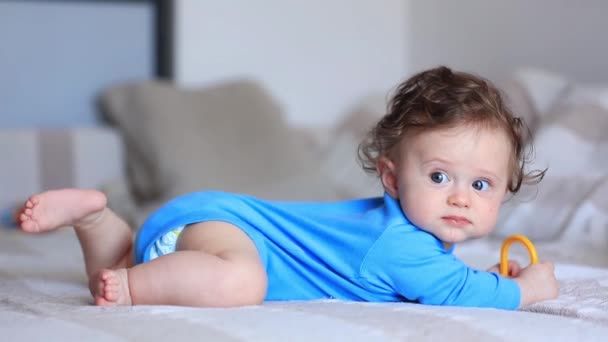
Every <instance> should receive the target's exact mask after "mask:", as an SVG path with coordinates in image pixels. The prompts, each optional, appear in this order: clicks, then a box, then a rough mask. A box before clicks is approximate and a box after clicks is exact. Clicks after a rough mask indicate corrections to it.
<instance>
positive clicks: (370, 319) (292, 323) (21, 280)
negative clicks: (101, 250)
mask: <svg viewBox="0 0 608 342" xmlns="http://www.w3.org/2000/svg"><path fill="white" fill-rule="evenodd" d="M499 248H500V245H499V242H492V241H491V240H487V239H484V240H478V241H473V242H472V243H470V244H469V243H465V244H461V245H459V246H458V248H456V250H455V251H454V253H455V254H456V255H458V256H459V257H460V258H462V259H463V260H465V261H466V262H467V263H468V264H471V265H475V264H477V265H479V267H488V266H489V265H488V264H489V263H494V262H495V261H496V260H497V258H498V254H499V253H498V251H499ZM537 248H538V251H539V255H540V256H542V257H546V258H549V259H551V260H553V261H555V262H556V263H557V264H556V272H557V277H558V280H559V282H560V296H559V298H557V299H555V300H551V301H546V302H542V303H538V304H535V305H532V306H529V307H526V308H524V309H523V310H518V311H505V310H496V309H484V308H467V307H451V306H429V305H420V304H414V303H405V302H401V303H369V302H350V301H339V300H319V301H288V302H268V303H264V304H263V305H259V306H248V307H239V308H225V309H217V308H188V307H176V306H157V305H148V306H136V307H110V308H103V307H96V306H93V305H92V299H91V295H90V293H89V290H88V285H87V280H86V275H85V271H84V266H83V261H82V252H81V250H80V247H79V245H78V240H77V238H76V235H75V234H74V233H73V231H72V230H71V229H64V230H59V231H56V232H53V233H49V234H44V235H38V236H32V235H30V234H23V233H20V232H18V231H16V230H14V229H5V228H3V227H0V270H1V271H0V330H1V331H2V336H3V338H4V339H6V340H7V341H40V340H45V341H47V340H60V341H82V337H83V336H86V340H87V341H93V342H95V341H133V340H155V339H158V337H159V336H171V339H174V340H176V341H202V340H207V341H221V342H224V341H225V342H234V341H339V340H348V341H403V340H412V341H437V340H446V341H447V340H449V341H480V340H483V341H502V342H511V341H512V342H516V341H545V340H551V341H598V342H603V341H605V340H606V336H608V317H607V315H606V313H608V271H606V270H605V269H598V268H591V267H587V266H582V265H574V264H572V263H573V262H575V260H577V259H575V258H573V257H572V254H574V255H575V256H578V257H579V258H582V256H583V255H586V256H585V260H593V261H595V262H597V263H600V262H603V265H599V264H598V266H603V267H606V266H608V262H607V261H608V260H605V258H604V260H602V259H601V256H602V255H605V252H604V254H602V253H591V252H590V251H589V250H580V249H579V250H575V249H567V248H563V244H555V245H545V244H542V243H541V244H537ZM512 256H513V257H514V258H517V257H518V256H519V252H518V250H517V249H515V248H513V252H512ZM125 322H128V323H127V324H125ZM33 327H35V329H33Z"/></svg>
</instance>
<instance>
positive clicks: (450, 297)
mask: <svg viewBox="0 0 608 342" xmlns="http://www.w3.org/2000/svg"><path fill="white" fill-rule="evenodd" d="M203 221H223V222H227V223H231V224H232V225H235V226H237V227H239V228H240V229H242V230H243V231H244V232H245V233H246V234H247V235H248V236H249V237H250V238H251V240H253V242H254V243H255V245H256V247H257V249H258V251H259V254H260V257H261V259H262V263H263V265H264V266H265V268H266V272H267V274H268V292H267V294H266V300H267V301H274V300H311V299H321V298H336V299H342V300H354V301H373V302H397V301H416V302H420V303H424V304H434V305H456V306H478V307H495V308H502V309H516V308H517V307H518V306H519V302H520V289H519V286H518V285H517V283H516V282H515V281H513V280H511V279H508V278H503V277H500V276H499V275H497V274H495V273H489V272H483V271H478V270H474V269H471V268H469V267H467V266H466V265H465V264H464V263H463V262H461V261H460V260H458V259H457V258H456V257H455V256H454V255H453V254H452V252H453V248H452V249H450V250H445V248H444V247H443V244H442V242H441V241H440V240H438V239H437V238H436V237H435V236H434V235H432V234H429V233H427V232H425V231H423V230H421V229H419V228H417V227H416V226H414V225H413V224H411V223H410V222H409V220H408V219H407V218H406V217H405V215H404V214H403V212H402V211H401V208H400V206H399V202H398V201H396V200H395V199H393V198H392V197H390V196H389V195H388V194H385V195H384V197H377V198H367V199H357V200H350V201H343V202H320V203H315V202H276V201H265V200H260V199H258V198H254V197H251V196H247V195H239V194H232V193H224V192H216V191H205V192H197V193H192V194H188V195H184V196H181V197H178V198H176V199H174V200H171V201H170V202H168V203H167V204H165V205H164V206H163V207H161V208H160V209H159V210H158V211H156V212H155V213H154V214H152V215H151V216H150V217H149V218H148V219H147V221H146V222H145V223H144V224H143V226H142V228H141V229H140V232H139V233H138V236H137V238H136V241H135V259H136V260H135V261H136V263H142V262H146V261H148V260H150V251H151V249H152V246H153V245H154V243H155V241H156V240H158V239H159V238H160V237H162V236H163V235H164V234H166V233H167V232H169V231H171V229H173V228H175V227H180V226H185V225H188V224H192V223H196V222H203Z"/></svg>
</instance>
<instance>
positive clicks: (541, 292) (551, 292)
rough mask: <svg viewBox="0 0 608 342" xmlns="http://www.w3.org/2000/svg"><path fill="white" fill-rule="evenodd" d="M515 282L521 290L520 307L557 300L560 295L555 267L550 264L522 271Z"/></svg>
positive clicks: (540, 264)
mask: <svg viewBox="0 0 608 342" xmlns="http://www.w3.org/2000/svg"><path fill="white" fill-rule="evenodd" d="M514 280H515V281H516V282H517V283H518V284H519V287H520V289H521V303H520V307H523V306H526V305H529V304H533V303H536V302H540V301H542V300H547V299H553V298H557V296H558V294H559V285H558V283H557V279H556V278H555V267H554V266H553V264H552V263H550V262H542V263H538V264H532V265H530V266H528V267H526V268H524V269H523V270H521V272H520V274H519V276H518V277H516V278H514Z"/></svg>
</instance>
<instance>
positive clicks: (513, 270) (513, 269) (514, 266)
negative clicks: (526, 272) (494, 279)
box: [488, 260, 521, 278]
mask: <svg viewBox="0 0 608 342" xmlns="http://www.w3.org/2000/svg"><path fill="white" fill-rule="evenodd" d="M507 265H508V270H509V273H508V275H507V277H509V278H514V277H517V276H518V275H519V272H521V266H520V265H519V263H518V262H517V261H515V260H509V261H508V263H507ZM488 272H493V273H499V272H500V263H498V264H496V265H494V266H492V267H490V268H489V269H488Z"/></svg>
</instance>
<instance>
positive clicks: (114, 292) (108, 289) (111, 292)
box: [103, 283, 118, 302]
mask: <svg viewBox="0 0 608 342" xmlns="http://www.w3.org/2000/svg"><path fill="white" fill-rule="evenodd" d="M103 297H104V298H105V299H106V300H107V301H108V302H115V301H116V300H117V299H118V287H117V285H115V284H107V283H106V286H105V288H104V294H103Z"/></svg>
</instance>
